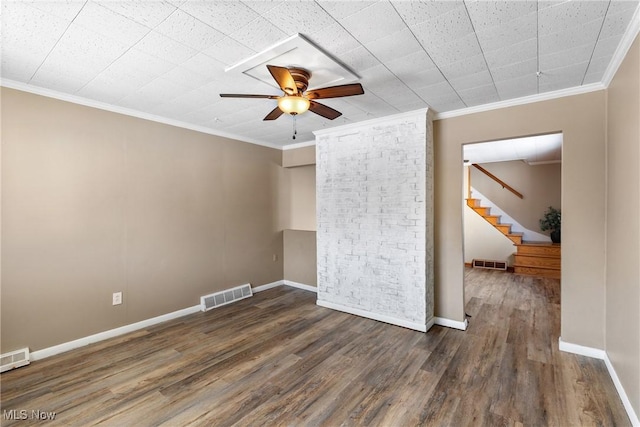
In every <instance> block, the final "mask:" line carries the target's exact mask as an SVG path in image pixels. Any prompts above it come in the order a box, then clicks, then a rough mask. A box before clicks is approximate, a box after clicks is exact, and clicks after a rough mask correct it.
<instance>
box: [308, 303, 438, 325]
mask: <svg viewBox="0 0 640 427" xmlns="http://www.w3.org/2000/svg"><path fill="white" fill-rule="evenodd" d="M316 304H317V305H319V306H320V307H326V308H330V309H332V310H338V311H342V312H345V313H349V314H355V315H356V316H361V317H366V318H367V319H373V320H377V321H379V322H385V323H389V324H391V325H396V326H402V327H403V328H408V329H413V330H416V331H420V332H427V330H428V328H427V326H429V327H431V325H432V324H433V323H431V322H430V323H431V324H420V323H415V322H409V321H406V320H403V319H398V318H395V317H391V316H385V315H383V314H377V313H371V312H370V311H365V310H360V309H358V308H353V307H347V306H344V305H342V304H336V303H333V302H329V301H320V300H318V301H316Z"/></svg>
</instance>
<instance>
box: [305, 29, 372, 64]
mask: <svg viewBox="0 0 640 427" xmlns="http://www.w3.org/2000/svg"><path fill="white" fill-rule="evenodd" d="M308 39H309V40H311V41H312V42H313V43H314V44H315V45H316V46H322V49H323V50H325V51H326V52H327V53H328V54H330V55H333V56H336V57H337V56H341V55H342V54H344V53H345V52H348V51H350V50H353V49H356V48H358V47H361V45H360V43H358V41H357V40H356V39H355V37H353V36H352V35H351V34H349V32H348V31H347V30H345V29H344V27H343V26H342V25H340V24H339V23H337V22H336V23H334V24H331V25H329V26H327V27H325V28H323V29H322V30H320V31H316V32H314V33H311V34H310V35H309V37H308Z"/></svg>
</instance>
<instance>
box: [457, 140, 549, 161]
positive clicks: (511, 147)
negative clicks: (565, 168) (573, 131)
mask: <svg viewBox="0 0 640 427" xmlns="http://www.w3.org/2000/svg"><path fill="white" fill-rule="evenodd" d="M463 149H464V159H465V160H468V162H466V164H467V165H469V164H473V163H493V162H506V161H510V160H522V161H524V162H526V163H528V164H529V165H537V164H548V163H560V162H561V161H562V133H553V134H548V135H539V136H529V137H525V138H516V139H503V140H500V141H490V142H481V143H478V144H466V145H465V146H464V148H463Z"/></svg>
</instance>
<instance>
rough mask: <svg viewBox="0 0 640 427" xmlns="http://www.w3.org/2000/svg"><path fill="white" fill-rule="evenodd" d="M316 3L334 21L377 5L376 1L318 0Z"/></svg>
mask: <svg viewBox="0 0 640 427" xmlns="http://www.w3.org/2000/svg"><path fill="white" fill-rule="evenodd" d="M316 3H318V4H319V5H320V7H322V8H323V9H324V10H326V11H327V13H329V14H330V15H331V16H333V18H334V19H338V20H340V19H343V18H346V17H348V16H351V15H355V14H356V13H359V12H360V11H362V10H363V9H366V8H367V7H369V6H372V5H374V4H376V3H377V0H376V1H362V0H352V1H336V0H318V1H317V2H316Z"/></svg>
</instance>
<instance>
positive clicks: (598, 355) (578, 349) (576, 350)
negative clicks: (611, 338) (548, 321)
mask: <svg viewBox="0 0 640 427" xmlns="http://www.w3.org/2000/svg"><path fill="white" fill-rule="evenodd" d="M558 347H559V348H560V351H564V352H565V353H573V354H579V355H580V356H587V357H592V358H594V359H600V360H604V358H605V356H606V353H605V351H604V350H600V349H599V348H593V347H586V346H584V345H579V344H572V343H569V342H566V341H562V337H560V338H558Z"/></svg>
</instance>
